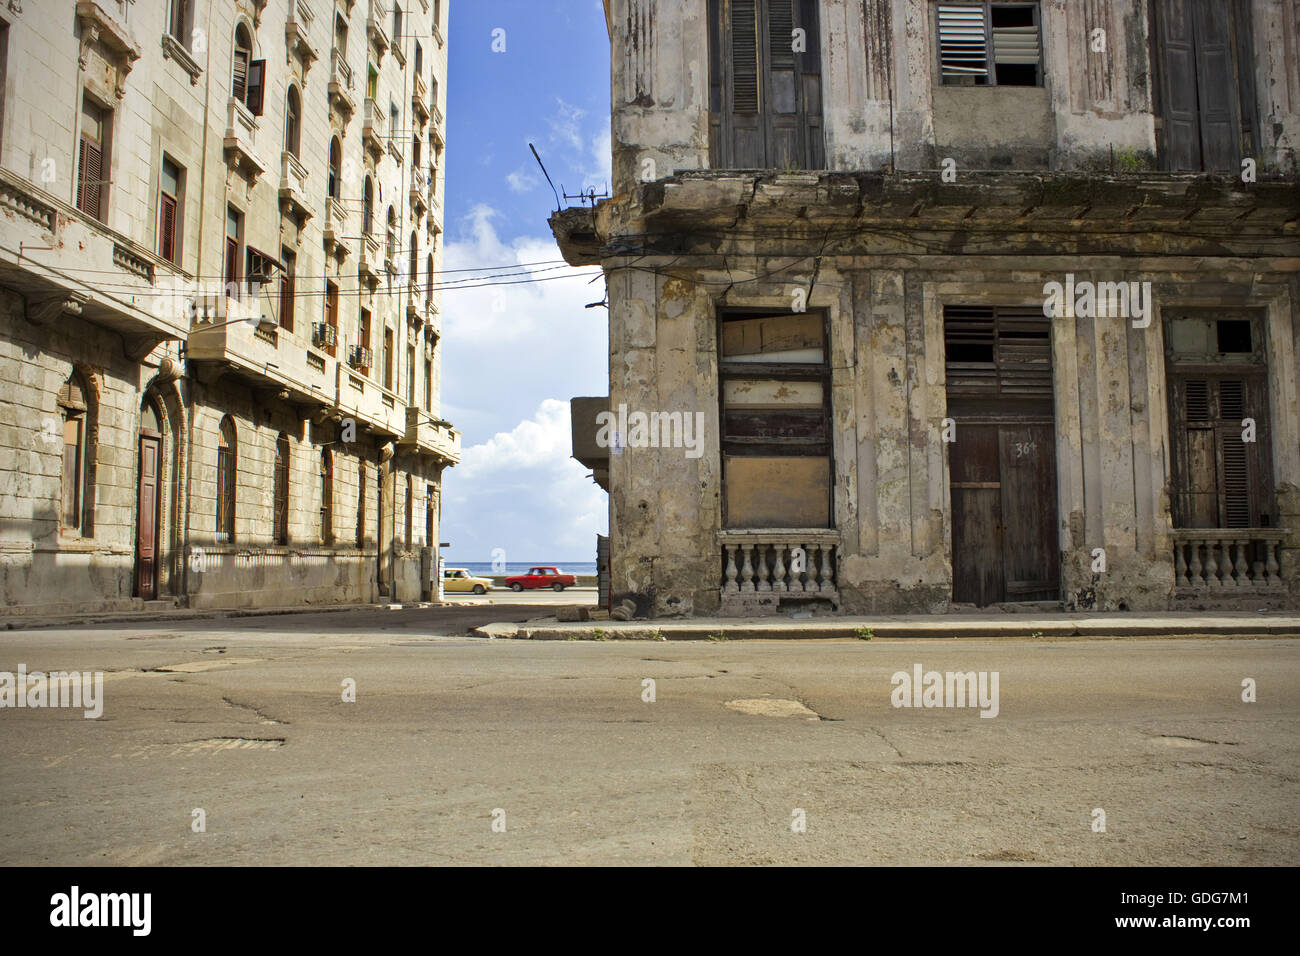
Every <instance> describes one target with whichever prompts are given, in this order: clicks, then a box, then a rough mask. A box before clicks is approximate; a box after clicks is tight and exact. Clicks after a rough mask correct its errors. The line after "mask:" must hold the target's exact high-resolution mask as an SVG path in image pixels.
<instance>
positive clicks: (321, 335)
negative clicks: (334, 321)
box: [312, 322, 338, 349]
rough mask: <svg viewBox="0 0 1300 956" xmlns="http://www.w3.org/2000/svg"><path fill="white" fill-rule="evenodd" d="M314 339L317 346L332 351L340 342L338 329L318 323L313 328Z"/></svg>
mask: <svg viewBox="0 0 1300 956" xmlns="http://www.w3.org/2000/svg"><path fill="white" fill-rule="evenodd" d="M312 338H313V340H314V341H315V343H316V345H317V346H321V347H324V348H327V349H332V348H334V346H335V344H336V343H337V342H338V329H336V328H334V326H332V325H330V324H328V323H326V322H317V323H316V324H315V325H314V326H313V327H312Z"/></svg>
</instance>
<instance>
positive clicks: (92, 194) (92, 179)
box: [77, 95, 112, 222]
mask: <svg viewBox="0 0 1300 956" xmlns="http://www.w3.org/2000/svg"><path fill="white" fill-rule="evenodd" d="M111 115H112V114H111V113H109V111H108V110H106V109H103V108H101V107H100V106H99V105H97V104H96V103H95V102H94V101H92V100H91V99H90V97H88V96H85V95H83V96H82V99H81V149H80V152H79V153H78V154H77V208H78V209H80V210H81V211H82V212H84V213H85V214H86V215H87V216H90V217H92V218H94V219H98V220H99V221H100V222H105V221H106V218H107V212H108V198H107V197H108V178H109V177H108V170H109V155H108V136H109V125H110V117H111Z"/></svg>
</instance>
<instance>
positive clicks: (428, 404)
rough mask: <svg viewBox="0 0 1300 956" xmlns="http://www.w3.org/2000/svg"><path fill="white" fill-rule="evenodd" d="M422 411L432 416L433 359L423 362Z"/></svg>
mask: <svg viewBox="0 0 1300 956" xmlns="http://www.w3.org/2000/svg"><path fill="white" fill-rule="evenodd" d="M424 410H425V411H426V412H428V413H430V414H433V359H431V358H427V359H425V360H424Z"/></svg>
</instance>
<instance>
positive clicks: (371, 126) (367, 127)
mask: <svg viewBox="0 0 1300 956" xmlns="http://www.w3.org/2000/svg"><path fill="white" fill-rule="evenodd" d="M361 116H362V120H361V135H362V137H364V139H365V142H366V145H367V146H369V147H370V148H371V149H373V150H374V151H375V153H376V154H377V155H381V156H382V155H383V152H384V145H385V143H384V136H385V133H386V130H385V127H384V112H383V110H381V109H380V108H379V104H378V103H376V102H375V101H374V100H373V99H372V98H370V97H369V96H367V97H366V102H365V108H364V110H363V112H362V114H361Z"/></svg>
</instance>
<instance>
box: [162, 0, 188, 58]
mask: <svg viewBox="0 0 1300 956" xmlns="http://www.w3.org/2000/svg"><path fill="white" fill-rule="evenodd" d="M170 3H171V10H170V13H169V15H168V18H167V32H168V33H169V34H171V36H172V37H173V39H175V40H176V41H177V42H178V43H180V45H181V46H183V47H185V49H187V50H188V49H189V48H190V27H191V26H192V25H193V23H194V0H170Z"/></svg>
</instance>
